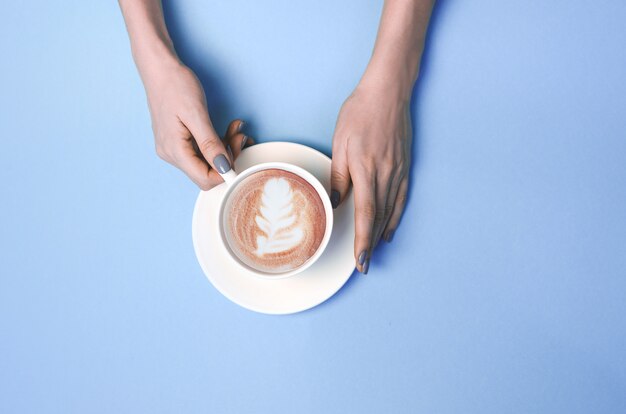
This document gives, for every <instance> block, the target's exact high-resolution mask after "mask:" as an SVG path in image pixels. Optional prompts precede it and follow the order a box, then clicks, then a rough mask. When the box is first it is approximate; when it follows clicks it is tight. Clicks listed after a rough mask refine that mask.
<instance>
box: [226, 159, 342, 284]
mask: <svg viewBox="0 0 626 414" xmlns="http://www.w3.org/2000/svg"><path fill="white" fill-rule="evenodd" d="M269 169H281V170H284V171H287V172H290V173H293V174H296V175H298V176H299V177H301V178H303V179H304V180H306V182H307V183H309V184H310V185H311V186H313V188H314V189H315V191H316V192H317V194H318V196H319V197H320V199H321V200H322V204H323V205H324V211H325V213H326V228H325V230H324V237H323V238H322V240H321V242H320V244H319V246H318V247H317V250H315V253H314V254H313V255H311V257H309V258H308V259H307V260H306V261H305V262H304V263H302V264H301V265H300V266H298V267H297V268H295V269H291V270H289V271H287V272H280V273H270V272H263V271H261V270H258V269H255V268H253V267H252V266H250V265H248V264H246V263H244V262H243V261H242V260H241V259H240V258H239V257H238V256H237V255H236V254H235V252H234V251H233V250H232V248H231V246H230V243H229V242H228V239H227V237H226V235H225V231H224V225H223V223H224V221H223V215H224V209H225V207H226V204H227V203H228V199H229V197H230V195H231V194H232V192H233V191H234V189H235V187H237V185H238V184H239V183H241V181H243V180H244V179H245V178H247V177H249V176H250V175H252V174H254V173H257V172H260V171H264V170H269ZM217 219H218V223H217V224H218V230H219V233H220V238H221V242H222V243H221V244H222V246H223V247H224V249H225V250H226V252H227V253H228V256H230V257H231V259H232V261H233V262H235V263H236V264H237V265H238V266H239V267H241V268H242V269H245V270H246V271H247V272H249V273H251V274H253V275H254V276H257V277H260V278H262V279H267V280H278V279H284V278H287V277H290V276H295V275H297V274H299V273H301V272H303V271H304V270H306V269H307V268H308V267H310V266H312V265H313V263H315V262H316V261H317V260H318V259H319V258H320V257H321V255H322V253H323V252H324V250H326V247H327V245H328V242H329V241H330V236H331V233H332V229H333V209H332V204H331V202H330V197H329V195H328V193H327V192H326V189H325V188H324V185H323V184H322V183H321V181H320V180H319V179H318V178H317V177H315V176H314V175H313V174H312V173H310V172H309V171H307V170H306V169H304V168H302V167H300V166H298V165H295V164H290V163H288V162H282V161H270V162H263V163H260V164H256V165H253V166H250V167H248V168H246V169H245V170H243V171H242V172H240V173H237V176H236V177H235V178H234V180H232V182H231V183H230V185H228V188H227V189H226V192H225V193H224V196H223V197H222V200H221V201H220V206H219V212H218V218H217Z"/></svg>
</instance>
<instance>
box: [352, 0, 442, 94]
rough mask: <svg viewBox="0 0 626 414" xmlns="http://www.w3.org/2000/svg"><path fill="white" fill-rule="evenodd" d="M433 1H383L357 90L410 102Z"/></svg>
mask: <svg viewBox="0 0 626 414" xmlns="http://www.w3.org/2000/svg"><path fill="white" fill-rule="evenodd" d="M433 4H434V0H385V3H384V6H383V12H382V16H381V19H380V24H379V28H378V35H377V37H376V42H375V45H374V51H373V52H372V57H371V58H370V61H369V63H368V65H367V69H366V70H365V73H364V74H363V77H362V78H361V81H360V82H359V86H360V87H364V88H370V89H371V88H374V89H376V90H384V91H386V92H387V93H391V94H392V95H394V96H395V97H397V98H398V99H402V100H410V98H411V91H412V90H413V85H414V84H415V81H416V80H417V76H418V74H419V67H420V60H421V57H422V51H423V49H424V40H425V37H426V30H427V27H428V21H429V19H430V14H431V11H432V7H433Z"/></svg>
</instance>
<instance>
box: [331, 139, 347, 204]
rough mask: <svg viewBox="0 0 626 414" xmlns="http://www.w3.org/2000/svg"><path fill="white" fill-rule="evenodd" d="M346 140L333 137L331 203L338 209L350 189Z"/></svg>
mask: <svg viewBox="0 0 626 414" xmlns="http://www.w3.org/2000/svg"><path fill="white" fill-rule="evenodd" d="M344 141H345V140H337V139H336V138H335V137H333V154H332V155H333V158H332V162H331V165H330V202H331V204H332V206H333V208H337V206H339V204H341V202H342V201H343V200H344V199H345V197H346V194H347V193H348V190H349V189H350V172H349V168H348V154H347V151H346V148H345V144H344Z"/></svg>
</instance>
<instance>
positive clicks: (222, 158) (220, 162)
mask: <svg viewBox="0 0 626 414" xmlns="http://www.w3.org/2000/svg"><path fill="white" fill-rule="evenodd" d="M213 165H215V168H216V169H217V172H219V173H220V174H224V173H227V172H228V171H230V162H228V158H226V155H224V154H220V155H218V156H217V157H215V158H213Z"/></svg>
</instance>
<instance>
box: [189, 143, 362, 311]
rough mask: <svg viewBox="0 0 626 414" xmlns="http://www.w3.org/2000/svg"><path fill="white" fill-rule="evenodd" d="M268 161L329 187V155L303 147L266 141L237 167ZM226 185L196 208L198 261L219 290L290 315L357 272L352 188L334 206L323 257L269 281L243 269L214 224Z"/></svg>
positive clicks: (205, 196)
mask: <svg viewBox="0 0 626 414" xmlns="http://www.w3.org/2000/svg"><path fill="white" fill-rule="evenodd" d="M269 161H282V162H288V163H291V164H295V165H298V166H300V167H302V168H304V169H306V170H307V171H309V172H310V173H311V174H313V175H314V176H315V177H317V178H318V179H319V180H320V181H321V183H322V184H323V185H324V188H326V190H327V191H330V158H328V157H327V156H326V155H324V154H322V153H321V152H319V151H317V150H314V149H313V148H310V147H307V146H305V145H300V144H295V143H292V142H267V143H263V144H256V145H252V146H250V147H248V148H246V149H245V150H244V151H242V152H241V155H240V156H239V157H238V158H237V160H236V161H235V170H236V171H243V170H244V169H246V168H248V167H250V166H252V165H255V164H259V163H262V162H269ZM224 191H225V184H220V185H218V186H217V187H214V188H212V189H211V190H209V191H200V194H199V195H198V199H197V200H196V206H195V208H194V212H193V223H192V237H193V246H194V249H195V251H196V256H197V257H198V262H200V266H201V267H202V270H203V271H204V274H205V275H206V277H207V278H208V279H209V281H210V282H211V283H212V284H213V286H215V288H216V289H217V290H218V291H219V292H221V293H222V294H223V295H224V296H226V297H227V298H228V299H230V300H231V301H233V302H235V303H236V304H238V305H240V306H243V307H244V308H247V309H250V310H252V311H256V312H261V313H270V314H288V313H295V312H300V311H303V310H306V309H309V308H312V307H314V306H316V305H318V304H320V303H322V302H324V301H325V300H326V299H328V298H330V297H331V296H332V295H334V294H335V293H336V292H337V291H338V290H339V289H340V288H341V287H342V286H343V285H344V283H346V281H347V280H348V279H349V278H350V275H351V274H352V272H353V271H354V268H355V264H354V253H353V252H354V249H353V245H354V198H353V196H352V191H350V192H349V194H348V196H347V197H346V199H345V201H344V202H343V203H341V205H340V206H339V207H338V208H337V209H335V210H334V226H333V232H332V235H331V238H330V241H329V242H328V246H327V247H326V250H324V253H323V254H322V256H321V257H320V258H319V259H318V260H317V261H316V262H315V263H314V264H313V265H312V266H311V267H309V268H308V269H306V270H304V271H303V272H302V273H299V274H297V275H295V276H291V277H287V278H285V279H277V280H266V279H262V278H259V277H257V276H255V275H253V274H250V273H248V272H246V271H245V270H243V269H240V268H239V267H238V266H237V265H236V264H235V263H233V262H232V258H230V257H228V256H227V255H226V252H225V251H224V246H222V245H221V244H220V237H219V230H218V229H217V227H216V225H215V223H217V221H218V220H217V219H216V217H215V215H217V212H218V206H219V202H220V200H221V198H222V196H223V194H224Z"/></svg>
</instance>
